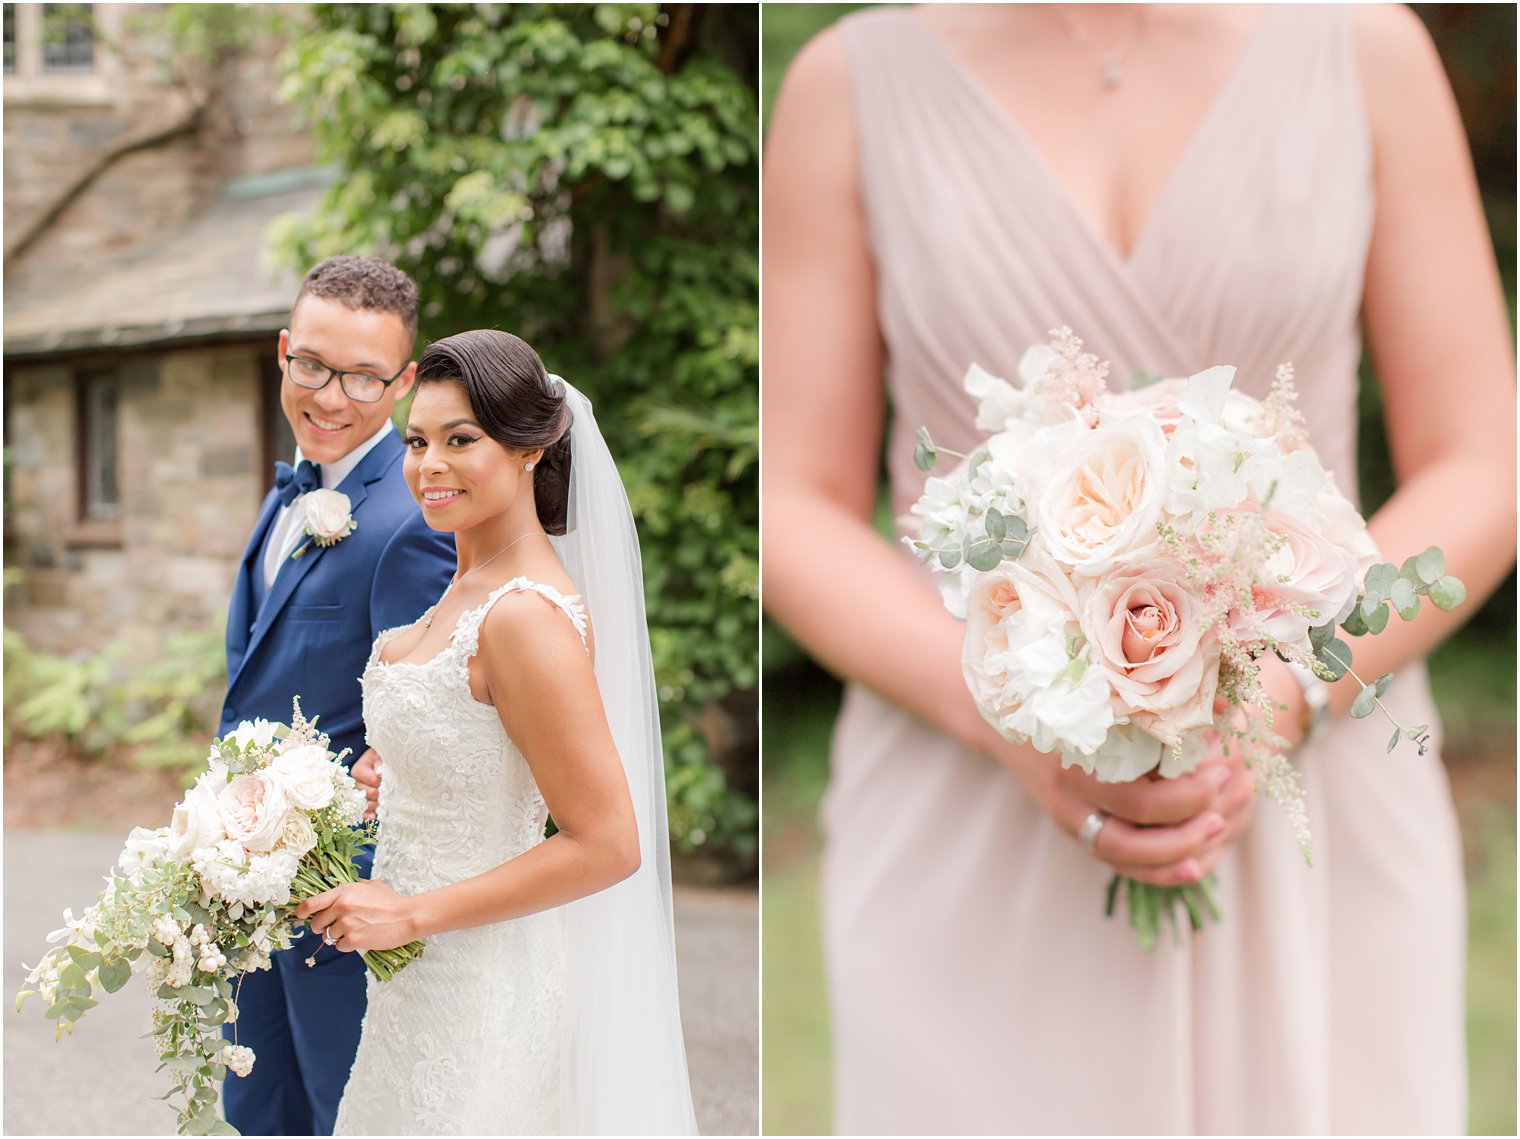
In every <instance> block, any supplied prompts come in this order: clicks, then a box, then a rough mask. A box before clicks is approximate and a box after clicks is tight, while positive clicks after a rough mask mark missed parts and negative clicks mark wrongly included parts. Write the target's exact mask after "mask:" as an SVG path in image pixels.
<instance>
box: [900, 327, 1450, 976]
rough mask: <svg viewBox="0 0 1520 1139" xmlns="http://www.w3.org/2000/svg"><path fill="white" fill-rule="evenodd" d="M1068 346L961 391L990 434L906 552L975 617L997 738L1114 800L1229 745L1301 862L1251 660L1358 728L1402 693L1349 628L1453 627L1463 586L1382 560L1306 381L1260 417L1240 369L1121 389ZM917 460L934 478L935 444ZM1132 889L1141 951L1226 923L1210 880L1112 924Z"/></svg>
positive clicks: (1135, 887)
mask: <svg viewBox="0 0 1520 1139" xmlns="http://www.w3.org/2000/svg"><path fill="white" fill-rule="evenodd" d="M1053 336H1054V340H1053V341H1052V343H1051V345H1049V346H1040V347H1036V348H1032V349H1030V351H1029V352H1028V353H1026V354H1025V356H1024V359H1023V360H1022V361H1021V363H1020V366H1019V375H1020V379H1021V380H1022V384H1021V385H1020V386H1017V387H1016V386H1014V385H1012V384H1009V383H1007V382H1005V381H1003V380H1001V379H997V378H995V377H993V376H991V375H988V374H987V373H986V372H984V371H983V370H982V369H981V368H979V367H976V366H975V365H973V366H972V367H971V369H970V371H969V372H968V373H967V375H966V379H965V387H966V391H967V392H968V393H969V394H970V395H971V396H972V397H974V398H975V399H977V400H978V401H979V410H978V416H977V420H976V425H977V427H978V428H979V429H981V430H984V431H988V432H990V433H991V434H990V437H989V438H988V439H987V440H986V441H985V443H984V444H983V445H982V446H981V447H980V448H978V449H977V450H976V451H975V452H974V453H973V454H971V455H969V456H960V457H961V458H963V459H964V460H965V461H964V462H963V463H962V464H961V465H960V467H959V468H958V469H956V470H955V471H954V472H953V473H951V474H950V475H949V476H948V477H944V478H930V479H929V480H928V482H927V483H926V485H925V487H924V493H923V496H922V498H920V499H919V501H918V502H917V503H916V504H914V506H913V508H912V512H913V514H915V515H916V516H917V517H918V519H919V521H920V526H919V532H918V535H917V536H916V537H910V538H908V539H905V540H906V541H907V542H908V543H909V545H910V546H911V548H912V549H913V550H914V552H915V553H916V554H917V555H918V556H919V557H920V559H921V560H923V561H924V562H925V563H926V564H927V565H929V566H930V567H931V568H933V569H935V570H936V571H938V572H940V573H941V574H943V575H944V582H943V586H942V589H941V594H942V596H943V598H944V601H945V604H946V606H947V607H948V608H949V609H950V611H951V612H952V613H954V614H955V615H956V616H957V617H960V618H962V619H964V620H965V621H966V638H965V648H964V653H963V657H962V665H963V672H964V676H965V680H966V683H967V685H968V687H969V688H970V690H971V694H972V696H973V698H974V699H975V701H976V704H977V707H978V709H979V710H980V711H981V713H982V715H983V716H984V717H985V718H986V719H987V721H988V722H989V723H990V724H991V725H992V726H993V727H994V728H995V729H997V731H998V732H999V734H1001V735H1002V736H1003V737H1004V738H1005V739H1008V740H1010V741H1011V742H1014V743H1017V744H1023V743H1030V744H1032V745H1033V746H1034V747H1035V748H1036V749H1037V750H1039V751H1043V752H1055V753H1056V754H1057V755H1059V757H1060V760H1061V763H1062V764H1063V765H1065V766H1068V767H1069V766H1077V767H1080V768H1081V769H1082V770H1083V771H1085V772H1087V773H1089V774H1091V775H1093V776H1095V777H1096V778H1098V779H1099V780H1103V781H1105V782H1128V781H1131V780H1135V779H1139V778H1141V777H1142V776H1146V775H1147V774H1149V773H1151V772H1159V774H1160V775H1161V776H1163V777H1174V776H1177V775H1180V774H1183V773H1185V772H1188V771H1191V770H1193V768H1194V767H1196V766H1197V764H1198V762H1199V761H1200V759H1202V758H1203V756H1204V754H1205V753H1206V751H1207V750H1208V746H1209V739H1210V733H1211V732H1217V733H1218V734H1219V735H1220V736H1221V737H1222V739H1223V744H1224V747H1225V748H1226V749H1238V754H1240V755H1241V757H1242V758H1243V760H1244V762H1245V764H1246V765H1247V766H1248V767H1249V768H1250V769H1251V770H1252V771H1253V772H1254V774H1255V776H1256V781H1257V787H1258V790H1260V791H1261V792H1263V793H1264V794H1266V795H1267V796H1269V797H1270V798H1272V799H1273V800H1274V801H1276V802H1277V803H1279V804H1280V805H1281V806H1282V807H1283V808H1284V809H1285V810H1286V811H1287V812H1288V815H1289V818H1290V820H1291V822H1292V825H1293V829H1294V833H1295V834H1296V835H1297V837H1298V839H1299V842H1300V844H1301V845H1302V847H1303V850H1304V854H1305V857H1306V858H1307V857H1308V854H1309V827H1308V818H1307V815H1306V813H1305V810H1304V805H1303V792H1302V789H1301V788H1300V786H1299V782H1298V773H1297V772H1296V771H1295V770H1294V769H1293V767H1292V765H1291V764H1290V763H1289V762H1288V759H1287V757H1286V755H1285V754H1284V750H1283V749H1284V748H1285V747H1286V741H1285V740H1284V739H1282V738H1281V737H1280V736H1279V735H1277V733H1275V732H1274V731H1273V729H1272V724H1273V714H1274V711H1275V710H1276V706H1275V705H1274V704H1273V702H1272V701H1271V700H1270V699H1269V698H1268V696H1267V694H1266V692H1265V690H1264V689H1263V687H1262V684H1261V679H1260V661H1261V660H1262V658H1263V657H1264V656H1265V655H1266V654H1267V653H1275V654H1276V655H1277V656H1278V657H1280V658H1281V659H1283V660H1285V661H1287V662H1288V663H1289V664H1290V665H1293V666H1295V667H1297V668H1300V669H1303V670H1307V671H1308V672H1310V673H1312V674H1313V675H1315V676H1317V677H1319V678H1321V679H1323V680H1336V679H1339V678H1340V677H1342V676H1344V675H1346V674H1347V673H1348V672H1349V673H1350V674H1351V675H1352V676H1353V677H1354V678H1355V679H1356V680H1357V681H1358V682H1360V683H1361V685H1362V691H1361V693H1360V695H1359V696H1358V697H1357V699H1356V701H1355V702H1354V703H1353V705H1352V709H1351V713H1352V715H1353V716H1365V715H1368V714H1369V713H1371V712H1372V711H1373V710H1374V709H1377V708H1380V707H1381V702H1380V699H1379V698H1380V697H1381V696H1382V695H1383V693H1384V692H1385V691H1386V690H1387V687H1388V685H1389V684H1390V683H1392V680H1393V677H1392V676H1391V675H1388V676H1383V677H1379V678H1377V679H1376V680H1373V681H1370V682H1369V681H1364V680H1362V678H1361V677H1357V676H1356V674H1355V673H1354V672H1351V664H1352V655H1351V650H1350V648H1349V647H1348V645H1347V643H1346V642H1345V641H1344V640H1342V639H1341V638H1340V637H1339V636H1337V628H1339V629H1340V630H1342V631H1344V632H1345V633H1346V634H1348V635H1351V636H1363V635H1368V634H1376V633H1378V632H1381V631H1382V630H1383V628H1385V627H1386V626H1387V623H1388V621H1389V609H1390V607H1391V608H1392V609H1394V610H1396V611H1397V612H1398V614H1399V616H1400V617H1401V618H1403V619H1404V620H1411V619H1413V617H1414V616H1415V614H1416V613H1417V612H1418V611H1419V606H1420V599H1421V598H1422V597H1429V598H1430V599H1431V601H1433V602H1434V603H1435V604H1436V605H1437V606H1438V607H1440V608H1443V609H1451V608H1454V607H1455V606H1456V605H1458V604H1460V603H1461V601H1462V600H1463V596H1464V591H1463V587H1462V584H1461V582H1459V581H1457V580H1456V579H1455V578H1453V577H1449V576H1447V575H1446V572H1445V564H1444V559H1443V557H1442V555H1441V552H1440V551H1439V550H1438V549H1435V548H1434V547H1432V548H1431V549H1429V550H1427V551H1426V552H1425V553H1423V554H1421V555H1419V556H1418V557H1412V558H1410V559H1408V560H1407V561H1406V562H1405V563H1404V564H1403V566H1395V565H1392V564H1389V563H1380V561H1379V557H1378V553H1377V550H1376V547H1375V546H1374V545H1373V543H1372V540H1371V538H1370V537H1369V536H1368V534H1367V528H1366V523H1365V522H1364V521H1363V519H1362V518H1361V516H1360V515H1359V514H1358V513H1357V511H1356V509H1355V508H1354V507H1353V506H1352V505H1351V503H1350V502H1349V501H1348V500H1347V499H1346V498H1345V496H1344V495H1343V494H1342V493H1341V492H1340V489H1339V488H1338V487H1337V486H1336V483H1335V479H1334V476H1332V475H1331V474H1330V473H1329V472H1327V471H1326V470H1325V469H1324V467H1323V466H1322V465H1321V463H1320V461H1319V459H1318V457H1317V456H1316V455H1315V453H1314V451H1313V450H1312V449H1311V448H1310V447H1309V445H1308V441H1307V434H1306V431H1305V424H1304V421H1303V417H1302V416H1301V415H1300V414H1299V413H1298V412H1297V411H1296V409H1295V408H1294V406H1293V404H1294V401H1295V400H1296V398H1297V396H1296V393H1295V392H1294V390H1293V382H1292V370H1291V368H1289V367H1287V366H1286V365H1285V366H1284V367H1282V368H1280V369H1279V370H1278V374H1277V377H1276V380H1275V383H1274V384H1273V387H1272V391H1271V394H1270V395H1269V396H1268V398H1267V399H1265V400H1262V401H1258V400H1255V399H1252V398H1250V397H1249V396H1246V395H1243V394H1242V393H1240V392H1237V391H1234V390H1232V389H1231V387H1230V385H1231V382H1232V380H1233V378H1234V369H1233V368H1229V367H1216V368H1210V369H1209V370H1208V371H1205V372H1202V373H1200V374H1198V375H1195V376H1192V377H1190V378H1188V379H1185V380H1184V379H1169V380H1161V381H1159V382H1157V383H1154V384H1151V385H1150V386H1148V387H1144V388H1141V389H1139V390H1136V391H1132V392H1125V393H1111V392H1109V391H1108V390H1107V383H1106V378H1107V372H1108V366H1107V364H1104V363H1100V362H1099V361H1098V360H1097V358H1096V357H1094V356H1092V355H1088V354H1084V353H1083V352H1082V351H1081V342H1080V341H1079V340H1077V338H1076V337H1075V336H1073V335H1072V333H1071V330H1070V329H1061V330H1060V331H1058V332H1056V333H1053ZM916 457H917V460H918V463H919V466H920V467H921V468H922V469H925V470H930V469H932V468H933V467H934V466H935V464H936V462H937V458H938V451H937V449H936V447H935V445H934V443H933V441H932V440H931V439H930V438H929V435H928V433H927V431H924V430H920V432H919V445H918V450H917V456H916ZM1250 709H1256V710H1260V712H1261V714H1259V715H1245V714H1242V713H1244V712H1245V711H1247V710H1250ZM1384 712H1385V715H1386V714H1387V713H1386V710H1384ZM1390 719H1391V717H1390ZM1425 733H1426V729H1425V727H1423V726H1417V727H1405V726H1403V725H1397V724H1396V725H1395V731H1394V734H1393V738H1392V739H1391V740H1390V742H1389V750H1392V748H1393V746H1394V745H1395V744H1397V742H1398V741H1399V739H1401V738H1409V739H1412V740H1415V741H1416V742H1417V743H1419V745H1420V746H1421V747H1422V748H1423V747H1424V742H1423V741H1424V738H1425ZM1121 885H1122V886H1124V887H1125V889H1126V898H1127V901H1128V904H1129V910H1130V919H1131V922H1132V923H1133V924H1134V925H1135V928H1136V930H1137V932H1138V934H1139V936H1140V940H1141V942H1142V944H1143V945H1145V946H1146V947H1147V948H1149V947H1151V946H1152V945H1154V943H1155V940H1156V934H1157V930H1158V928H1159V925H1160V922H1161V920H1162V919H1163V918H1166V919H1169V920H1171V921H1173V923H1174V924H1175V920H1176V919H1175V912H1176V910H1175V907H1176V906H1177V905H1178V904H1180V905H1181V906H1182V907H1183V908H1184V909H1185V910H1186V912H1187V915H1188V918H1189V920H1190V921H1191V923H1192V925H1193V927H1194V928H1195V929H1196V928H1201V927H1202V925H1203V922H1204V919H1205V917H1206V916H1212V917H1215V918H1217V916H1218V913H1217V907H1216V906H1215V903H1214V900H1213V897H1212V894H1211V891H1210V884H1209V881H1208V879H1205V880H1204V881H1202V882H1200V883H1198V884H1197V885H1195V886H1185V887H1162V886H1153V885H1146V884H1143V883H1139V882H1136V881H1133V880H1130V879H1120V878H1118V877H1117V876H1116V878H1115V880H1114V882H1113V884H1112V885H1111V887H1110V890H1109V907H1110V912H1111V911H1112V907H1113V904H1114V902H1115V900H1116V895H1117V891H1118V890H1119V888H1120V887H1121Z"/></svg>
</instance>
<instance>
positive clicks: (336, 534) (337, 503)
mask: <svg viewBox="0 0 1520 1139" xmlns="http://www.w3.org/2000/svg"><path fill="white" fill-rule="evenodd" d="M301 509H303V510H304V511H306V533H307V534H309V535H310V536H311V539H312V541H313V542H315V543H316V544H317V545H319V546H334V545H337V544H338V543H339V542H341V541H342V540H343V539H344V538H346V537H348V536H349V535H350V534H352V533H353V532H354V531H355V530H356V529H358V526H359V523H357V522H355V521H354V517H353V514H352V512H351V508H350V505H349V501H348V495H346V494H344V493H343V492H342V491H340V490H326V489H318V490H311V491H307V492H306V493H305V494H303V495H302V496H301ZM310 548H311V547H310V545H309V544H308V545H305V546H302V547H301V548H300V549H298V550H297V551H296V552H295V553H294V554H292V555H291V557H293V558H299V557H300V556H301V555H302V554H304V553H305V552H306V551H307V550H308V549H310Z"/></svg>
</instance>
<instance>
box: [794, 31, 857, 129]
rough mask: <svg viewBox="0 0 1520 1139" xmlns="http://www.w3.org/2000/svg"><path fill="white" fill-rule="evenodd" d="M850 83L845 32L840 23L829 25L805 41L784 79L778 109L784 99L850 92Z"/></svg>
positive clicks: (809, 97)
mask: <svg viewBox="0 0 1520 1139" xmlns="http://www.w3.org/2000/svg"><path fill="white" fill-rule="evenodd" d="M849 83H850V61H849V52H848V49H847V48H846V46H845V42H844V32H843V30H841V28H840V27H839V25H838V24H830V25H829V26H828V27H827V28H825V29H823V31H821V32H819V33H818V34H817V35H815V36H814V37H813V38H812V39H810V40H808V42H807V43H805V44H803V45H802V50H801V51H799V52H798V53H797V54H796V56H795V57H793V59H792V63H791V66H790V67H788V68H787V71H786V78H785V79H784V80H782V83H781V91H780V93H779V94H778V96H777V99H776V105H777V108H778V110H779V108H780V106H781V102H782V100H783V99H787V100H789V101H793V102H795V101H797V100H799V99H804V100H811V99H812V98H816V97H819V96H826V95H839V94H844V93H847V92H848V89H849Z"/></svg>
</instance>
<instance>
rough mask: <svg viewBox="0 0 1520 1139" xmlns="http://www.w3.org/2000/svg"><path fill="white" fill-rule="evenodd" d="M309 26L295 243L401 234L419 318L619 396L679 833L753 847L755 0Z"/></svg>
mask: <svg viewBox="0 0 1520 1139" xmlns="http://www.w3.org/2000/svg"><path fill="white" fill-rule="evenodd" d="M286 11H287V12H288V11H291V10H288V9H287V10H286ZM287 36H288V41H287V42H288V46H287V48H286V51H285V53H284V57H283V58H282V60H281V68H282V72H283V85H282V90H281V95H282V97H283V98H285V99H287V100H289V101H291V102H292V103H293V104H294V105H296V106H297V107H298V108H299V109H300V111H301V112H302V113H303V114H304V116H305V118H306V119H307V120H308V122H309V125H310V129H311V130H312V132H313V133H314V135H315V138H316V140H317V144H318V149H319V156H320V158H321V160H322V161H323V162H325V163H329V164H331V166H332V167H333V168H334V170H335V174H336V177H335V181H334V183H333V185H332V186H331V188H330V189H329V191H328V192H327V194H326V195H325V198H324V199H323V201H322V204H321V206H320V208H319V209H318V211H317V213H316V215H315V216H314V217H312V218H309V219H300V220H296V221H291V222H289V223H287V224H286V225H285V226H284V227H283V228H282V230H281V232H280V233H279V234H278V235H277V237H276V247H277V249H278V255H279V256H280V257H281V258H282V259H283V260H285V261H287V262H289V263H291V264H293V265H299V266H306V265H309V264H311V263H313V262H315V261H316V260H318V259H320V258H322V257H324V256H327V255H330V254H334V253H352V252H370V253H374V254H375V255H377V256H382V257H386V258H389V259H391V260H393V261H395V262H396V263H397V264H399V265H401V266H402V267H403V268H405V269H406V270H407V271H408V272H410V273H411V274H412V276H413V277H414V278H415V279H416V281H417V283H418V285H419V287H420V289H421V291H422V297H423V309H422V325H423V327H422V332H423V335H424V336H425V337H429V338H436V337H440V336H444V335H447V334H449V333H452V332H458V331H461V330H463V329H466V328H505V329H510V330H511V331H514V332H516V333H518V334H520V335H522V336H523V337H524V338H525V339H527V340H528V341H529V342H530V343H532V344H533V345H534V346H535V347H536V348H537V349H538V350H539V352H540V354H541V355H542V356H543V357H544V359H545V362H546V363H547V364H548V365H549V366H550V368H551V369H552V370H554V371H557V372H560V373H561V374H563V375H566V376H569V377H573V379H574V382H575V383H576V385H577V386H578V387H580V388H581V389H582V390H584V391H585V392H586V393H587V395H588V396H589V397H590V398H591V399H592V401H593V402H594V403H596V404H597V406H598V408H599V409H600V411H601V414H600V416H599V419H600V422H601V425H602V428H603V430H604V432H605V433H606V434H607V437H608V444H609V446H610V447H611V448H612V450H613V453H614V454H616V455H617V456H619V465H620V467H621V470H622V473H623V477H624V481H625V484H626V485H627V487H628V493H629V499H630V501H631V503H632V505H633V511H634V515H635V518H636V519H637V521H638V525H639V530H640V534H641V537H642V539H643V551H644V576H645V586H646V594H647V596H648V599H649V619H650V638H651V642H652V645H653V649H654V657H655V669H656V673H657V677H658V682H659V686H660V696H661V706H662V714H663V717H664V721H665V724H664V728H665V741H666V752H667V771H668V775H669V779H668V782H669V791H670V797H671V815H670V817H671V831H672V834H673V836H674V837H675V838H676V839H677V841H678V842H679V843H680V844H681V845H682V846H684V847H686V848H688V849H690V848H692V847H694V846H700V845H702V844H704V843H708V844H714V845H717V846H719V847H721V848H724V849H727V850H728V851H730V852H733V853H736V854H738V855H739V856H740V857H741V858H743V859H746V860H747V859H749V858H751V857H752V856H753V854H754V851H755V823H756V811H755V804H754V800H753V789H754V786H755V768H756V759H757V756H756V751H755V748H754V747H753V746H752V745H751V744H749V743H745V744H741V745H740V747H739V748H738V749H737V751H736V752H734V753H732V754H729V755H726V756H724V755H713V754H710V753H711V752H712V751H713V748H712V746H711V745H712V741H713V740H715V739H718V738H720V737H722V736H725V735H732V734H733V730H732V729H733V727H734V725H736V724H740V725H742V724H744V723H746V722H752V721H753V720H754V712H755V691H756V687H757V683H758V660H757V644H756V640H757V638H756V630H757V622H758V597H759V580H758V579H759V573H758V552H759V550H758V545H759V538H758V523H759V518H758V502H757V494H758V435H759V426H758V404H757V383H758V364H759V347H758V335H757V332H758V296H757V286H758V276H759V273H758V236H759V221H758V185H757V171H758V145H759V144H758V138H757V131H756V123H757V95H756V76H755V73H754V68H755V62H754V61H755V55H756V51H755V45H756V42H757V36H758V29H757V27H756V9H755V8H753V7H751V6H734V5H713V6H702V5H692V4H675V5H655V4H505V5H493V4H478V5H464V4H373V5H371V4H352V5H313V6H310V7H309V8H305V9H300V10H296V12H295V14H294V15H293V16H292V18H291V20H290V23H289V25H288V28H287ZM715 709H721V710H722V714H721V715H719V716H718V717H717V718H716V721H715V718H714V710H715ZM725 716H726V717H727V720H726V721H725V720H724V717H725ZM713 722H719V723H724V724H726V727H725V729H724V730H721V731H713V730H711V727H710V725H711V724H712V723H713ZM699 724H700V725H703V726H704V727H706V728H707V729H708V730H705V731H704V730H699ZM739 734H740V735H741V736H744V737H746V739H748V740H752V739H753V736H752V734H750V733H747V732H744V731H743V730H742V729H741V731H740V733H739ZM714 760H719V761H721V762H722V766H720V765H719V764H715V763H714Z"/></svg>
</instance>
